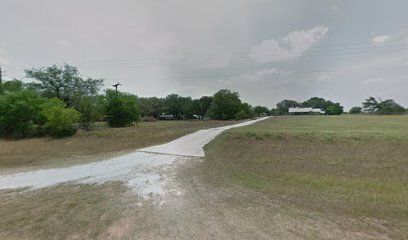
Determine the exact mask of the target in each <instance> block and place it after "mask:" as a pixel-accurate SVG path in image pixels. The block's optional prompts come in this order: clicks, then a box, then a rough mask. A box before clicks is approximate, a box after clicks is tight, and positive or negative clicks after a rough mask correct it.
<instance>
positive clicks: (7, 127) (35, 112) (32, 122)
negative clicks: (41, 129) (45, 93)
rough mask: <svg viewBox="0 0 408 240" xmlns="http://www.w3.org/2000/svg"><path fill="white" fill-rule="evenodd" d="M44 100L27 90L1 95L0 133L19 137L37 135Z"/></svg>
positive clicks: (5, 135)
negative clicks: (37, 125)
mask: <svg viewBox="0 0 408 240" xmlns="http://www.w3.org/2000/svg"><path fill="white" fill-rule="evenodd" d="M44 102H45V99H43V98H41V97H40V96H38V95H37V94H35V93H33V92H30V91H26V90H25V91H18V92H11V93H6V94H4V95H0V135H1V136H4V137H17V138H19V137H31V136H34V135H36V124H38V123H39V121H40V114H39V113H40V111H41V110H42V105H43V104H44Z"/></svg>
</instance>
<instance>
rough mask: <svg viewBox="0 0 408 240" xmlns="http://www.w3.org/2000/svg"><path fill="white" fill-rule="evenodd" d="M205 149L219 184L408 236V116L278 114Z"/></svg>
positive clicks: (361, 227) (209, 177)
mask: <svg viewBox="0 0 408 240" xmlns="http://www.w3.org/2000/svg"><path fill="white" fill-rule="evenodd" d="M206 153H207V160H206V162H205V163H204V164H203V166H202V167H203V168H205V170H202V172H205V173H206V174H204V176H203V177H204V179H205V181H207V182H209V183H210V184H213V185H214V186H227V187H231V188H232V189H235V187H236V186H240V187H244V188H247V189H250V190H252V191H253V192H254V193H257V194H261V195H263V196H266V197H268V198H269V199H270V200H271V201H278V202H279V203H280V204H281V206H290V207H292V208H295V209H300V210H302V211H305V212H306V214H307V213H316V212H317V213H319V214H321V215H323V216H325V217H329V218H333V219H336V218H337V217H340V216H341V217H343V218H346V219H347V218H349V219H354V220H355V221H357V222H358V224H355V225H353V226H351V228H355V229H356V231H366V232H372V231H376V232H380V233H381V232H382V233H383V234H384V236H388V237H390V238H391V239H408V117H407V116H350V115H345V116H337V117H336V116H333V117H331V116H330V117H329V116H296V117H276V118H271V119H268V120H266V121H262V122H260V123H257V124H254V125H251V126H247V127H243V128H237V129H232V130H229V131H228V132H225V133H224V134H222V135H221V136H219V137H218V138H217V139H216V140H214V141H213V142H211V143H210V144H209V145H207V146H206ZM232 191H233V190H232ZM368 223H370V224H371V223H381V224H380V226H379V225H378V224H371V225H370V224H369V225H370V226H371V227H368V226H367V224H368ZM345 224H346V223H345ZM374 225H375V227H373V226H374ZM345 228H346V227H345ZM347 228H350V226H347ZM348 230H349V229H348Z"/></svg>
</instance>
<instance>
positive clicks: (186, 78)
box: [0, 0, 408, 110]
mask: <svg viewBox="0 0 408 240" xmlns="http://www.w3.org/2000/svg"><path fill="white" fill-rule="evenodd" d="M407 9H408V1H406V0H392V1H386V0H359V1H356V0H339V1H336V0H205V1H204V0H200V1H198V0H171V1H170V0H145V1H142V0H115V1H114V0H69V1H67V0H30V1H26V0H0V28H1V33H0V65H1V66H2V67H3V68H4V70H5V71H6V76H5V77H6V78H8V79H11V78H20V79H21V78H23V77H24V72H23V70H24V69H25V68H31V67H42V66H48V65H51V64H55V63H56V64H62V63H64V62H66V63H70V64H73V65H76V66H77V67H78V68H79V69H80V71H81V73H82V74H83V75H84V76H85V77H94V78H104V79H106V82H105V87H110V86H111V85H112V84H114V83H116V82H120V83H122V84H123V86H121V88H120V89H121V90H125V91H128V92H132V93H135V94H137V95H138V96H159V97H164V96H165V95H167V94H169V93H178V94H180V95H188V96H192V97H199V96H201V95H212V94H213V93H214V92H216V91H218V90H219V89H223V88H227V89H231V90H234V91H238V92H239V93H240V95H241V97H242V99H243V100H244V101H247V102H249V103H250V104H252V105H265V106H268V107H273V106H274V105H275V104H276V103H277V102H278V101H280V100H282V99H294V100H299V101H300V100H305V99H307V98H309V97H312V96H321V97H325V98H328V99H331V100H333V101H338V102H340V103H342V104H343V105H344V106H345V107H346V110H348V108H350V107H352V106H354V105H359V104H360V103H361V102H362V101H363V100H364V99H365V98H366V97H368V96H377V97H381V98H383V99H386V98H394V99H395V100H396V101H397V102H399V103H401V104H403V105H405V107H408V94H407V90H408V89H407V88H408V14H407ZM25 81H28V80H27V79H25Z"/></svg>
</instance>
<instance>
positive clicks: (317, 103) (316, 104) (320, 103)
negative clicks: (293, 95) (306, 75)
mask: <svg viewBox="0 0 408 240" xmlns="http://www.w3.org/2000/svg"><path fill="white" fill-rule="evenodd" d="M332 104H333V103H332V102H330V101H327V100H326V99H324V98H319V97H312V98H310V99H308V100H306V101H304V102H303V103H301V106H302V107H311V108H320V109H321V110H323V111H326V109H327V107H328V106H330V105H332Z"/></svg>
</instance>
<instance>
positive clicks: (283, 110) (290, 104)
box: [276, 99, 300, 115]
mask: <svg viewBox="0 0 408 240" xmlns="http://www.w3.org/2000/svg"><path fill="white" fill-rule="evenodd" d="M299 106H300V104H299V103H298V102H296V101H294V100H288V99H285V100H282V101H280V102H278V103H277V104H276V109H277V111H278V114H279V115H285V114H288V112H289V108H295V107H299Z"/></svg>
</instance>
